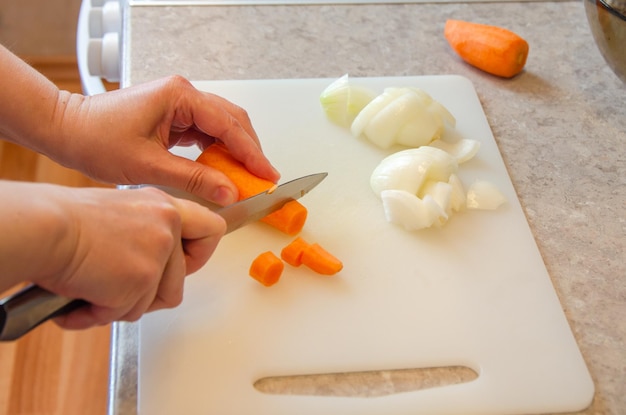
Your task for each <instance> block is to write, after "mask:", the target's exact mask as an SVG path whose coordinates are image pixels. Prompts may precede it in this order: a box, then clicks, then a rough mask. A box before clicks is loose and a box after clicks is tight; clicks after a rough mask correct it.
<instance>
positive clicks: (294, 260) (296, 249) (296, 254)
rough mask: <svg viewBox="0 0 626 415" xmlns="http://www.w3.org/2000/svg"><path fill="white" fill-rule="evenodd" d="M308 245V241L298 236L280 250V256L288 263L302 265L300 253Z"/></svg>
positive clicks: (296, 265) (295, 265)
mask: <svg viewBox="0 0 626 415" xmlns="http://www.w3.org/2000/svg"><path fill="white" fill-rule="evenodd" d="M308 247H309V243H308V242H307V241H305V240H304V239H302V238H301V237H299V236H298V237H297V238H296V239H294V240H293V241H291V243H289V245H287V246H285V247H284V248H283V250H282V251H280V257H281V258H282V259H283V261H285V262H286V263H288V264H289V265H291V266H294V267H299V266H300V265H302V253H303V252H304V251H305V249H307V248H308Z"/></svg>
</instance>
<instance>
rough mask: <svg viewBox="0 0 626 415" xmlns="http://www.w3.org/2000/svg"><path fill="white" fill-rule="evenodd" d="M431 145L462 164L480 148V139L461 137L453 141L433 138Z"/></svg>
mask: <svg viewBox="0 0 626 415" xmlns="http://www.w3.org/2000/svg"><path fill="white" fill-rule="evenodd" d="M429 146H431V147H436V148H439V149H441V150H443V151H445V152H446V153H448V154H450V155H451V156H452V157H454V158H456V161H457V163H459V164H462V163H465V162H466V161H468V160H470V159H472V158H473V157H474V156H475V155H476V153H478V150H479V149H480V141H476V140H470V139H469V138H462V139H460V140H458V141H456V142H454V143H450V142H448V141H444V140H435V141H433V142H432V143H430V144H429Z"/></svg>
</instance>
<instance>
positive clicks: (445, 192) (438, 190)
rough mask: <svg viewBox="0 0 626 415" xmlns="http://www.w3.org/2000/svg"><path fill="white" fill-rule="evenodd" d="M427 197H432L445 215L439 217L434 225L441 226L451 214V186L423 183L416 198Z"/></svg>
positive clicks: (443, 183) (447, 184) (431, 182)
mask: <svg viewBox="0 0 626 415" xmlns="http://www.w3.org/2000/svg"><path fill="white" fill-rule="evenodd" d="M427 196H430V197H432V198H433V200H434V201H435V203H437V205H439V207H440V208H441V210H442V211H443V212H445V213H446V216H445V217H443V216H442V217H439V218H438V219H439V220H438V221H437V222H435V224H436V225H443V224H444V223H445V222H446V221H447V219H448V216H449V215H450V214H452V205H451V201H452V186H451V185H450V184H449V183H446V182H440V181H436V180H429V181H427V182H426V183H424V186H423V187H422V190H421V191H420V193H419V194H418V197H420V198H422V199H424V198H426V197H427Z"/></svg>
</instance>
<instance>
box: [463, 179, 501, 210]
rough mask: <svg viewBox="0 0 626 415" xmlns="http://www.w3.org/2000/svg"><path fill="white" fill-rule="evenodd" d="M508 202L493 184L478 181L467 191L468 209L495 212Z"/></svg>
mask: <svg viewBox="0 0 626 415" xmlns="http://www.w3.org/2000/svg"><path fill="white" fill-rule="evenodd" d="M505 202H506V197H505V196H504V195H503V194H502V192H500V190H499V189H498V188H497V187H496V186H495V185H494V184H493V183H491V182H488V181H486V180H478V181H475V182H474V183H472V184H471V185H470V187H469V189H468V190H467V200H466V204H467V208H468V209H481V210H495V209H497V208H498V207H500V206H501V205H502V204H503V203H505Z"/></svg>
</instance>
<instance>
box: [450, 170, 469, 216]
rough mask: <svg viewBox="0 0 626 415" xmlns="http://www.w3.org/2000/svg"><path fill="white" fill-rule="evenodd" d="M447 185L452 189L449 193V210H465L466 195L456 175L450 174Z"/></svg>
mask: <svg viewBox="0 0 626 415" xmlns="http://www.w3.org/2000/svg"><path fill="white" fill-rule="evenodd" d="M448 184H449V185H450V187H451V188H452V190H451V193H450V208H451V209H452V211H453V212H460V211H462V210H464V209H465V203H466V193H465V186H463V182H461V179H459V176H457V175H456V174H451V175H450V179H449V180H448Z"/></svg>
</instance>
